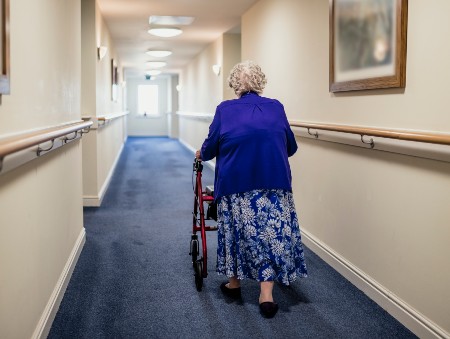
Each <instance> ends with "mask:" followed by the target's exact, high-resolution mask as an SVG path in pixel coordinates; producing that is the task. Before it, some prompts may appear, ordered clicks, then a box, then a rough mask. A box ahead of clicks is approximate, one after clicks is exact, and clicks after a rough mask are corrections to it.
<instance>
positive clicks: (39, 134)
mask: <svg viewBox="0 0 450 339" xmlns="http://www.w3.org/2000/svg"><path fill="white" fill-rule="evenodd" d="M91 125H92V121H81V122H76V123H71V124H63V125H58V126H54V127H50V128H45V129H41V130H37V131H33V132H28V133H23V134H20V135H15V136H13V137H9V138H4V139H0V160H1V159H3V158H4V157H5V156H7V155H9V154H12V153H16V152H19V151H22V150H24V149H27V148H29V147H32V146H37V145H39V144H42V143H44V142H47V141H50V140H54V139H56V138H59V137H62V136H64V135H68V134H71V133H74V132H78V131H80V130H81V131H82V130H84V129H88V128H89V127H90V126H91ZM68 140H70V139H68Z"/></svg>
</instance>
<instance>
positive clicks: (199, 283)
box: [194, 258, 203, 292]
mask: <svg viewBox="0 0 450 339" xmlns="http://www.w3.org/2000/svg"><path fill="white" fill-rule="evenodd" d="M194 271H195V274H194V276H195V287H196V288H197V291H198V292H201V290H202V287H203V259H201V258H200V259H198V260H197V261H196V262H195V266H194Z"/></svg>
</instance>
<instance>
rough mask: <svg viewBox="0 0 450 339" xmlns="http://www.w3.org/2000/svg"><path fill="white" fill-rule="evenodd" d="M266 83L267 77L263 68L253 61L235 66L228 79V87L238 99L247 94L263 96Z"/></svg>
mask: <svg viewBox="0 0 450 339" xmlns="http://www.w3.org/2000/svg"><path fill="white" fill-rule="evenodd" d="M266 83H267V80H266V76H265V74H264V73H263V72H262V70H261V67H259V65H258V64H256V63H255V62H253V61H251V60H247V61H243V62H241V63H238V64H237V65H235V66H234V67H233V69H232V70H231V72H230V75H229V77H228V85H229V86H230V87H231V88H232V89H233V90H234V93H236V95H237V96H238V97H240V96H241V95H242V94H244V93H247V92H256V93H258V94H261V93H262V92H263V90H264V87H265V86H266Z"/></svg>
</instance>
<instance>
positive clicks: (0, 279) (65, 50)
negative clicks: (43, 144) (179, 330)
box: [0, 0, 85, 339]
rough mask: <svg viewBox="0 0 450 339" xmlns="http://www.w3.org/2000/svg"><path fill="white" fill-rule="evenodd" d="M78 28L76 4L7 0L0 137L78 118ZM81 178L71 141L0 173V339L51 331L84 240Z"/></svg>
mask: <svg viewBox="0 0 450 339" xmlns="http://www.w3.org/2000/svg"><path fill="white" fill-rule="evenodd" d="M30 23H32V25H31V28H30ZM80 23H81V19H80V1H79V0H73V1H57V0H48V1H44V2H42V1H34V0H14V1H10V36H11V41H10V42H11V46H10V47H11V73H10V74H11V94H10V95H4V96H2V99H1V104H0V138H3V137H4V136H5V135H8V134H11V133H20V132H24V131H27V130H32V129H40V128H43V127H47V126H53V125H58V124H61V123H67V122H73V121H78V120H80V116H81V113H80V88H81V87H80V84H81V79H80V73H81V60H80V55H81V50H80V39H81V25H80ZM29 51H32V53H29ZM81 173H82V172H81V142H80V141H75V142H72V143H69V144H68V145H66V146H64V147H62V148H59V149H58V150H55V151H54V152H51V153H49V154H47V155H45V156H42V157H41V158H39V159H36V160H33V161H31V162H29V163H27V164H26V165H23V166H21V167H19V168H18V169H16V170H14V171H12V172H8V173H6V174H3V175H0V225H1V227H0V300H1V301H0V337H1V338H8V339H11V338H30V337H38V336H39V335H42V336H43V337H45V335H46V333H47V331H48V330H49V328H50V326H51V323H52V320H53V317H54V314H55V312H56V310H57V308H58V305H59V301H60V300H61V298H62V294H63V293H64V289H65V284H66V283H67V281H68V279H69V278H70V274H71V269H73V266H74V263H75V262H76V258H77V255H78V253H79V252H80V251H81V248H82V245H83V243H84V239H85V232H84V227H83V212H82V198H81V196H82V193H81V187H82V186H81V180H82V174H81Z"/></svg>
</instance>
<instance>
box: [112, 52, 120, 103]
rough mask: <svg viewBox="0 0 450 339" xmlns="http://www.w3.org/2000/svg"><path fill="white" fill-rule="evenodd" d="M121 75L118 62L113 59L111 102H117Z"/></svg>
mask: <svg viewBox="0 0 450 339" xmlns="http://www.w3.org/2000/svg"><path fill="white" fill-rule="evenodd" d="M118 85H119V74H118V71H117V66H116V62H115V61H114V59H111V100H112V101H114V102H117V98H118Z"/></svg>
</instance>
